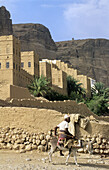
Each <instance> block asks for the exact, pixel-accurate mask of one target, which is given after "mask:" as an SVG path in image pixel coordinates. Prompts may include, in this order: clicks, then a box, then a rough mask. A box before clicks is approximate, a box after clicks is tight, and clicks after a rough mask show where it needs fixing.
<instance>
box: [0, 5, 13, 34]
mask: <svg viewBox="0 0 109 170" xmlns="http://www.w3.org/2000/svg"><path fill="white" fill-rule="evenodd" d="M10 34H12V20H11V19H10V13H9V12H8V11H7V10H6V8H5V7H4V6H2V7H0V36H1V35H10Z"/></svg>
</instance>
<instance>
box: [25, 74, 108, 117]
mask: <svg viewBox="0 0 109 170" xmlns="http://www.w3.org/2000/svg"><path fill="white" fill-rule="evenodd" d="M28 89H29V91H30V92H31V94H32V95H34V96H35V97H40V96H42V97H45V98H46V99H48V100H50V101H54V100H60V101H63V100H76V101H77V102H84V103H85V104H86V105H87V106H88V107H89V109H90V110H91V111H92V112H94V113H95V114H97V115H104V114H109V109H108V107H109V88H105V86H104V84H103V83H100V82H97V83H95V85H94V87H93V88H92V90H91V93H92V95H91V98H90V99H88V98H86V92H85V89H84V88H82V83H79V81H77V80H75V79H74V78H72V77H71V76H68V77H67V92H68V96H64V95H62V94H59V93H58V92H56V91H54V90H53V89H52V88H51V87H50V81H48V80H47V78H46V77H44V76H41V77H40V78H37V77H35V78H34V80H33V82H31V84H30V85H28Z"/></svg>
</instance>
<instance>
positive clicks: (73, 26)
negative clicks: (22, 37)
mask: <svg viewBox="0 0 109 170" xmlns="http://www.w3.org/2000/svg"><path fill="white" fill-rule="evenodd" d="M0 6H5V7H6V8H7V10H9V11H10V13H11V19H12V22H13V24H19V23H40V24H43V25H44V26H46V27H47V28H48V29H49V30H50V33H51V35H52V38H53V40H54V41H65V40H71V39H72V38H74V39H86V38H106V39H109V0H0Z"/></svg>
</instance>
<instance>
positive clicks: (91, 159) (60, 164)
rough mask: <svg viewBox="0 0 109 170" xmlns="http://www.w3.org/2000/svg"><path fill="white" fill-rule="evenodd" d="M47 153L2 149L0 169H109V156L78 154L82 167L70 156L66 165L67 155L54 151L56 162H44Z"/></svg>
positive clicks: (0, 152)
mask: <svg viewBox="0 0 109 170" xmlns="http://www.w3.org/2000/svg"><path fill="white" fill-rule="evenodd" d="M47 156H48V154H47V153H38V152H36V151H32V152H27V153H22V154H19V153H16V152H12V151H10V152H9V151H0V170H30V169H31V170H36V169H37V170H42V169H46V170H71V169H72V170H106V169H109V157H108V158H100V156H98V155H95V156H94V155H88V154H87V155H86V154H78V157H77V158H78V163H79V164H80V165H81V167H77V166H76V165H75V164H74V159H73V157H71V158H69V161H68V162H69V165H68V166H66V165H65V159H66V157H60V156H59V153H58V152H57V153H54V156H53V162H54V164H50V163H48V161H47V162H46V163H44V162H43V158H46V157H47Z"/></svg>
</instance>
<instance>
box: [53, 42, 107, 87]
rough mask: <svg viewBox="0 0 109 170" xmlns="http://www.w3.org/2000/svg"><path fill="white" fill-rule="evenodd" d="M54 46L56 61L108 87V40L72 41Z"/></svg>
mask: <svg viewBox="0 0 109 170" xmlns="http://www.w3.org/2000/svg"><path fill="white" fill-rule="evenodd" d="M56 45H57V55H58V59H61V60H63V61H64V62H67V63H70V64H72V66H73V67H74V68H76V69H78V70H80V71H81V73H83V74H84V75H88V76H90V77H92V78H94V79H95V80H97V81H100V82H103V83H104V84H105V85H106V86H109V40H106V39H85V40H72V41H64V42H57V43H56Z"/></svg>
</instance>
